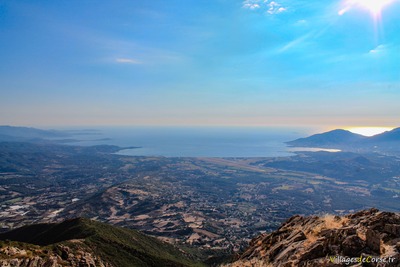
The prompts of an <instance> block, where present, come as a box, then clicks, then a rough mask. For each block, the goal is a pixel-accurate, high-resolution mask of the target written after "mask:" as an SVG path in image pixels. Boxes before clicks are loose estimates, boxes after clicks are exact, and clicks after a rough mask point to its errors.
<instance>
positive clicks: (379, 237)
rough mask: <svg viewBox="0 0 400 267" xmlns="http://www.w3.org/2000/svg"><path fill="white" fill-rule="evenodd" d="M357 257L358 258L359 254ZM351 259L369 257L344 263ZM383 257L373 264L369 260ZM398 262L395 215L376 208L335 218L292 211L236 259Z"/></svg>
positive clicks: (399, 230) (241, 262)
mask: <svg viewBox="0 0 400 267" xmlns="http://www.w3.org/2000/svg"><path fill="white" fill-rule="evenodd" d="M360 257H361V258H360ZM352 258H354V261H357V259H361V260H362V259H365V261H371V262H370V263H368V264H367V263H365V264H364V265H360V264H359V263H357V262H353V263H351V264H350V265H346V264H345V263H344V262H341V261H343V260H344V261H346V260H347V261H349V260H351V259H352ZM379 258H380V259H386V261H387V262H386V263H380V265H376V264H374V263H373V261H374V260H373V259H379ZM356 264H358V265H357V266H400V214H396V213H390V212H380V211H378V210H377V209H371V210H366V211H360V212H357V213H355V214H350V215H347V216H343V217H339V216H332V215H327V216H324V217H317V216H314V217H301V216H294V217H292V218H290V219H289V220H287V221H286V222H285V223H283V224H282V226H281V227H280V228H279V229H278V230H276V231H275V232H272V233H268V234H263V235H260V236H259V237H257V238H255V239H253V240H252V241H251V243H250V247H249V248H248V249H247V250H246V251H245V252H244V253H243V254H242V255H241V256H240V257H239V259H238V260H237V261H235V262H234V263H231V264H227V265H224V266H225V267H228V266H229V267H239V266H240V267H245V266H253V267H255V266H285V267H287V266H310V267H311V266H315V267H316V266H355V265H356Z"/></svg>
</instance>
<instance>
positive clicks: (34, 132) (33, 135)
mask: <svg viewBox="0 0 400 267" xmlns="http://www.w3.org/2000/svg"><path fill="white" fill-rule="evenodd" d="M68 136H69V134H67V133H65V132H62V131H56V130H41V129H36V128H30V127H16V126H0V141H7V142H19V141H37V140H42V139H49V138H64V137H68Z"/></svg>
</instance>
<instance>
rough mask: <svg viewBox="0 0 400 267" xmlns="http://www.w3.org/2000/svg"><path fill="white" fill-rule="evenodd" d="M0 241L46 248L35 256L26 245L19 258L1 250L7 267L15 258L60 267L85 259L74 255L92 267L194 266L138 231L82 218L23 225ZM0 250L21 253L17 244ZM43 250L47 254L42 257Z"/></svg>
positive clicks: (174, 251) (186, 258)
mask: <svg viewBox="0 0 400 267" xmlns="http://www.w3.org/2000/svg"><path fill="white" fill-rule="evenodd" d="M0 240H12V241H18V242H24V243H30V244H34V245H40V246H47V247H45V248H44V247H39V248H36V250H38V251H39V252H38V253H35V252H34V251H36V250H35V249H34V248H32V247H29V246H30V245H28V247H27V249H25V252H26V255H25V257H24V256H23V254H24V253H22V256H21V253H19V254H18V253H17V254H18V255H19V256H18V257H17V256H15V257H12V255H10V253H8V254H7V253H6V252H4V251H1V250H0V252H2V253H0V258H2V259H3V265H1V266H7V265H4V261H6V262H10V261H11V260H15V259H17V258H22V259H24V260H26V259H27V258H35V257H36V258H37V257H39V258H40V260H41V261H42V262H46V261H56V262H57V264H60V265H61V266H74V265H71V264H72V263H73V262H79V261H80V260H84V259H83V258H82V257H77V256H76V255H86V256H85V257H84V258H87V259H90V260H89V261H93V262H96V261H97V263H96V264H95V266H101V264H102V265H103V266H118V267H124V266H127V267H128V266H129V267H133V266H194V265H196V263H194V262H193V261H192V260H190V259H189V258H188V257H187V256H186V255H184V253H183V252H181V251H180V250H178V249H176V248H174V247H173V246H171V245H169V244H166V243H163V242H161V241H159V240H157V239H155V238H152V237H149V236H146V235H144V234H141V233H139V232H137V231H133V230H129V229H124V228H120V227H114V226H110V225H107V224H104V223H100V222H95V221H91V220H88V219H82V218H78V219H72V220H67V221H65V222H62V223H59V224H38V225H30V226H25V227H22V228H18V229H15V230H13V231H10V232H7V233H3V234H0ZM2 247H3V248H4V247H8V248H7V251H10V250H11V251H18V250H23V248H21V245H20V243H12V244H7V243H5V242H3V244H2ZM27 251H30V253H28V252H27ZM40 251H41V252H40ZM43 251H47V252H48V253H47V254H44V253H43ZM14 254H15V253H14ZM28 254H29V255H30V256H28ZM70 254H71V255H70ZM0 263H1V261H0ZM100 263H101V264H100ZM17 266H18V265H17ZM20 266H25V265H20ZM29 266H30V265H29ZM37 266H41V265H37ZM50 266H52V265H50ZM54 266H58V265H54ZM77 266H78V265H77ZM79 266H81V265H79ZM82 266H86V265H82ZM87 266H90V265H87Z"/></svg>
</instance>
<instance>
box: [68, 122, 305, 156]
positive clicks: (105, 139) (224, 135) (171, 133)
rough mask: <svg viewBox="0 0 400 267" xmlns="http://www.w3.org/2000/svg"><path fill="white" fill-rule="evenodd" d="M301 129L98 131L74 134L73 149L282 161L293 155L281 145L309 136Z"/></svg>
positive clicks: (210, 128)
mask: <svg viewBox="0 0 400 267" xmlns="http://www.w3.org/2000/svg"><path fill="white" fill-rule="evenodd" d="M310 131H311V130H310V129H305V128H301V129H300V128H276V127H100V128H95V129H90V130H74V131H71V133H73V136H74V139H79V140H80V141H79V142H72V143H70V144H73V145H101V144H108V145H117V146H121V147H131V146H134V147H138V148H135V149H124V150H121V151H120V152H118V154H122V155H130V156H165V157H282V156H290V155H293V153H292V152H291V148H289V147H288V146H287V145H286V144H285V142H287V141H291V140H294V139H297V138H300V137H305V136H307V135H309V134H310Z"/></svg>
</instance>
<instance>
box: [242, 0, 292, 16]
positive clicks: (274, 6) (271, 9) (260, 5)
mask: <svg viewBox="0 0 400 267" xmlns="http://www.w3.org/2000/svg"><path fill="white" fill-rule="evenodd" d="M242 7H243V8H246V9H251V10H255V9H262V10H267V13H268V14H271V15H272V14H279V13H282V12H285V11H287V8H286V7H284V6H282V5H281V4H280V3H278V2H276V1H270V0H244V1H243V5H242Z"/></svg>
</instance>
